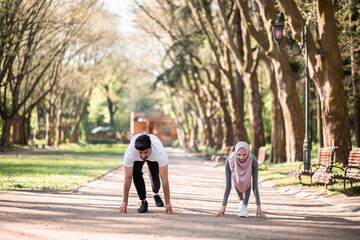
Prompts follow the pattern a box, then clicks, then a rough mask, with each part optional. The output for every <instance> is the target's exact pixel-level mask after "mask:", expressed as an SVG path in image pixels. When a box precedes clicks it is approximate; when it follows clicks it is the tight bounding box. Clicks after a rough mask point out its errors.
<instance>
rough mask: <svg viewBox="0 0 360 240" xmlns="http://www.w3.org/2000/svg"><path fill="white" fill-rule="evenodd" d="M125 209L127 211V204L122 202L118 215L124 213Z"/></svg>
mask: <svg viewBox="0 0 360 240" xmlns="http://www.w3.org/2000/svg"><path fill="white" fill-rule="evenodd" d="M126 209H127V202H122V203H121V204H120V210H119V213H126Z"/></svg>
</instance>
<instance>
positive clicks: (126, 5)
mask: <svg viewBox="0 0 360 240" xmlns="http://www.w3.org/2000/svg"><path fill="white" fill-rule="evenodd" d="M103 2H104V4H105V7H106V8H107V9H108V10H110V11H111V12H113V13H115V14H117V15H118V16H119V25H118V27H119V32H120V34H124V35H127V34H131V33H134V32H135V31H136V28H135V27H134V23H133V21H134V16H133V14H132V12H131V5H132V4H133V0H103Z"/></svg>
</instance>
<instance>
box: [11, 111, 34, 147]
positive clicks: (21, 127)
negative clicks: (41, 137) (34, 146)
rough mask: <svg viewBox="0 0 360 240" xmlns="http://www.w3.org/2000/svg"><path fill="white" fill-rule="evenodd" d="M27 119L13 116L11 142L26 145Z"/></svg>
mask: <svg viewBox="0 0 360 240" xmlns="http://www.w3.org/2000/svg"><path fill="white" fill-rule="evenodd" d="M29 122H30V120H29V118H26V117H24V116H20V115H18V114H16V115H15V118H14V121H13V124H12V125H13V134H12V141H13V143H15V144H21V145H28V140H29Z"/></svg>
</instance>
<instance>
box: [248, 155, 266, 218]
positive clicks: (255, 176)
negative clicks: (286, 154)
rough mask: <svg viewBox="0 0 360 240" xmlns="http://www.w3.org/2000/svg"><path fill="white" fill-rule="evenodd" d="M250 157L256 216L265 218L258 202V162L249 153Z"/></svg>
mask: <svg viewBox="0 0 360 240" xmlns="http://www.w3.org/2000/svg"><path fill="white" fill-rule="evenodd" d="M251 157H252V160H253V162H252V176H253V191H254V195H255V199H256V205H257V208H256V217H262V218H266V215H265V214H264V213H263V211H262V209H261V203H260V194H259V183H258V182H259V164H258V161H257V159H256V157H255V156H254V155H251Z"/></svg>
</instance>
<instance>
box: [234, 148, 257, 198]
mask: <svg viewBox="0 0 360 240" xmlns="http://www.w3.org/2000/svg"><path fill="white" fill-rule="evenodd" d="M241 148H243V149H244V150H245V151H246V153H247V158H246V160H245V161H244V162H243V163H242V162H240V160H239V159H238V158H237V153H238V151H239V150H240V149H241ZM229 165H230V171H231V172H232V177H233V181H234V184H235V187H236V189H237V190H238V191H239V192H241V193H244V192H246V191H247V190H248V189H249V187H250V184H251V171H252V157H251V154H250V148H249V144H247V143H246V142H238V143H237V144H236V146H235V152H234V155H233V156H230V159H229Z"/></svg>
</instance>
